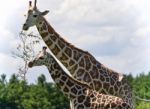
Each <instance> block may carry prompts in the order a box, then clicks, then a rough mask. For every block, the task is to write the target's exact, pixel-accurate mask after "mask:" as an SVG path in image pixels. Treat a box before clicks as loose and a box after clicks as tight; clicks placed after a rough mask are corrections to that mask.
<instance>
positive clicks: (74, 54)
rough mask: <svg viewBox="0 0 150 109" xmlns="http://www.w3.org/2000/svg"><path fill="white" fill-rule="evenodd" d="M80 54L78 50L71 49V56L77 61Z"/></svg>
mask: <svg viewBox="0 0 150 109" xmlns="http://www.w3.org/2000/svg"><path fill="white" fill-rule="evenodd" d="M81 56H82V54H81V53H79V52H78V51H76V50H74V51H73V58H74V59H75V60H76V61H78V60H79V58H80V57H81Z"/></svg>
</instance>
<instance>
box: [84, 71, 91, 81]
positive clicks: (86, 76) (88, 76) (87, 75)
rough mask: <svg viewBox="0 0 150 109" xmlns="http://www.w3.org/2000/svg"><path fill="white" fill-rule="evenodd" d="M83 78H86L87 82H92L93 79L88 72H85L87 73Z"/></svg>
mask: <svg viewBox="0 0 150 109" xmlns="http://www.w3.org/2000/svg"><path fill="white" fill-rule="evenodd" d="M83 80H84V81H85V82H90V81H91V78H90V75H89V74H88V73H87V72H86V73H85V75H84V77H83Z"/></svg>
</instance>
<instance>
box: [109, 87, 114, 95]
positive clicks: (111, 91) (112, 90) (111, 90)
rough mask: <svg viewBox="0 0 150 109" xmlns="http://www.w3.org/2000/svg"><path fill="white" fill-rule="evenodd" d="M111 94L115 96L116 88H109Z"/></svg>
mask: <svg viewBox="0 0 150 109" xmlns="http://www.w3.org/2000/svg"><path fill="white" fill-rule="evenodd" d="M109 93H110V94H112V95H114V88H113V87H110V88H109Z"/></svg>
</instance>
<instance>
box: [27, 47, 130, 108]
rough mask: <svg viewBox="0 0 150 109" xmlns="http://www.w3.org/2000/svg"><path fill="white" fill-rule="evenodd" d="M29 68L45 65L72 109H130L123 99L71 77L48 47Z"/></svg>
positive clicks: (31, 62)
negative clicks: (98, 90)
mask: <svg viewBox="0 0 150 109" xmlns="http://www.w3.org/2000/svg"><path fill="white" fill-rule="evenodd" d="M28 65H29V67H33V66H41V65H45V66H46V67H47V69H48V71H49V73H50V75H51V76H52V78H53V80H54V81H55V83H56V85H57V86H58V87H59V89H60V90H61V91H62V92H63V93H64V94H65V96H66V97H68V98H69V99H70V100H71V102H72V105H71V109H130V107H129V105H128V104H127V103H126V102H125V101H123V99H121V98H119V97H116V96H111V95H106V94H102V93H99V92H97V91H95V90H93V89H91V88H90V87H89V86H88V85H87V84H86V83H82V82H80V81H78V80H76V79H74V78H72V77H70V76H69V75H68V74H67V73H66V72H65V71H64V70H63V69H62V68H61V66H60V65H59V63H58V62H57V61H56V60H55V58H54V57H53V56H52V55H51V54H50V53H48V52H46V47H43V50H42V51H41V52H40V53H39V55H38V56H37V57H36V58H35V59H34V60H33V61H30V62H29V64H28Z"/></svg>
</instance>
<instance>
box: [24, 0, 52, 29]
mask: <svg viewBox="0 0 150 109" xmlns="http://www.w3.org/2000/svg"><path fill="white" fill-rule="evenodd" d="M48 12H49V11H48V10H46V11H44V12H41V11H39V10H38V9H37V6H36V0H35V2H34V6H33V7H32V2H31V1H30V2H29V10H28V13H27V16H26V17H27V18H26V21H25V23H24V24H23V30H28V29H29V28H30V27H32V26H34V25H36V22H37V20H38V19H40V17H43V16H45V15H46V14H47V13H48Z"/></svg>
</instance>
